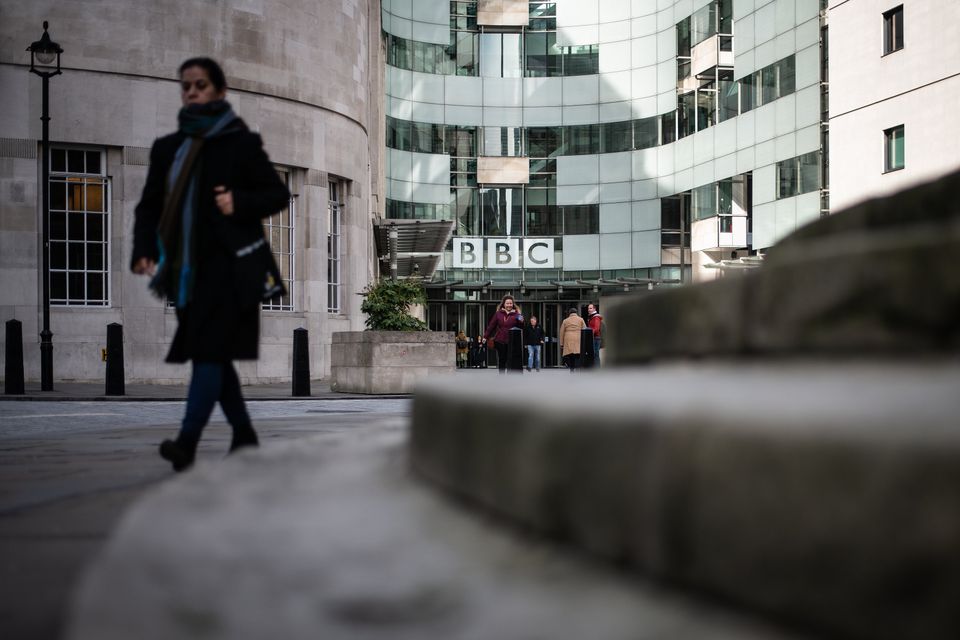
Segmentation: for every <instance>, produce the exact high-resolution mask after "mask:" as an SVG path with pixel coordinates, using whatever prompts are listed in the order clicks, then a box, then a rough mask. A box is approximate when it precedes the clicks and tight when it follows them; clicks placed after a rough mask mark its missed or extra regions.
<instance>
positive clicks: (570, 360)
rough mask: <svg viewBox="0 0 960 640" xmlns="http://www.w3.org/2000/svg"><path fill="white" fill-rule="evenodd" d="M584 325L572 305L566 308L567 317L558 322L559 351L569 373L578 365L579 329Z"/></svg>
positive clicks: (584, 326)
mask: <svg viewBox="0 0 960 640" xmlns="http://www.w3.org/2000/svg"><path fill="white" fill-rule="evenodd" d="M586 326H587V324H586V323H585V322H584V321H583V318H581V317H580V314H579V313H577V310H576V309H575V308H574V307H570V308H569V309H568V310H567V317H566V319H564V321H563V322H562V323H561V324H560V353H561V354H562V355H563V361H564V363H565V364H566V365H567V367H568V368H569V369H570V373H573V372H574V371H576V370H577V367H578V366H579V365H580V331H581V330H582V329H584V328H586Z"/></svg>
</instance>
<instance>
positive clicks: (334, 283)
mask: <svg viewBox="0 0 960 640" xmlns="http://www.w3.org/2000/svg"><path fill="white" fill-rule="evenodd" d="M328 185H329V202H328V204H327V210H328V212H329V226H328V227H327V311H328V312H330V313H340V288H341V285H342V284H343V283H342V281H341V278H340V275H341V274H340V223H341V218H342V217H343V193H342V190H343V185H342V184H341V183H339V182H335V181H331V182H329V183H328Z"/></svg>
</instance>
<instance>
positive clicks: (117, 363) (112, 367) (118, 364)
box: [106, 322, 125, 396]
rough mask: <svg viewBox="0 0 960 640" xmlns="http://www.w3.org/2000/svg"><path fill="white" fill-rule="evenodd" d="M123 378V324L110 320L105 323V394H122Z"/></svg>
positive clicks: (123, 390)
mask: <svg viewBox="0 0 960 640" xmlns="http://www.w3.org/2000/svg"><path fill="white" fill-rule="evenodd" d="M123 379H124V375H123V325H122V324H118V323H116V322H111V323H110V324H108V325H107V384H106V395H108V396H122V395H124V393H125V389H124V380H123Z"/></svg>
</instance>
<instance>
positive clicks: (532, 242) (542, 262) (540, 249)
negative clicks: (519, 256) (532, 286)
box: [523, 238, 553, 269]
mask: <svg viewBox="0 0 960 640" xmlns="http://www.w3.org/2000/svg"><path fill="white" fill-rule="evenodd" d="M523 266H524V267H526V268H527V269H534V268H540V269H550V268H552V267H553V238H524V240H523Z"/></svg>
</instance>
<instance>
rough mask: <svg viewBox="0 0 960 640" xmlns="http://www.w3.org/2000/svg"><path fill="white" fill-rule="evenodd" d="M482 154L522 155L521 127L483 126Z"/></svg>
mask: <svg viewBox="0 0 960 640" xmlns="http://www.w3.org/2000/svg"><path fill="white" fill-rule="evenodd" d="M483 155H485V156H501V157H502V156H511V157H516V156H522V155H523V129H521V128H519V127H484V128H483Z"/></svg>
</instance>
